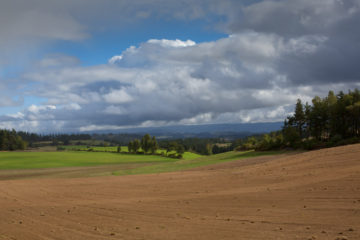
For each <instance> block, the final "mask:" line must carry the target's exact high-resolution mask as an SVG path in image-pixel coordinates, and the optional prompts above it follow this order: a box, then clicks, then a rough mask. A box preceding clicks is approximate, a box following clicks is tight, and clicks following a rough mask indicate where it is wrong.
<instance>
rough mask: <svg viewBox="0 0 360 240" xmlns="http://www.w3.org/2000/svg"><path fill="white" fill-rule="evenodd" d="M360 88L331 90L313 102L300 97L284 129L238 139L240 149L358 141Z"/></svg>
mask: <svg viewBox="0 0 360 240" xmlns="http://www.w3.org/2000/svg"><path fill="white" fill-rule="evenodd" d="M359 137H360V91H359V90H358V89H355V90H354V91H351V90H350V91H349V92H348V93H347V94H345V93H344V92H339V93H338V94H335V93H334V92H333V91H330V92H329V93H328V95H327V96H326V97H324V98H320V97H318V96H316V97H314V98H313V99H312V103H311V104H309V103H305V104H303V103H302V101H301V100H300V99H298V100H297V103H296V105H295V110H294V113H293V114H292V115H291V116H288V117H287V118H286V119H285V121H284V127H283V129H282V131H278V132H272V133H270V134H264V135H262V136H261V137H255V136H254V137H250V138H247V139H246V140H244V141H242V140H239V141H238V143H237V148H238V149H243V150H244V149H257V150H271V149H281V148H295V149H298V148H303V149H314V148H322V147H332V146H337V145H344V144H349V143H356V142H359Z"/></svg>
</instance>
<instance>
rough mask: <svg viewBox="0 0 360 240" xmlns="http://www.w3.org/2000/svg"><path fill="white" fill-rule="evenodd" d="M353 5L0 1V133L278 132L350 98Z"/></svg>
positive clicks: (357, 17) (334, 1) (357, 2)
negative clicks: (288, 121) (303, 107)
mask: <svg viewBox="0 0 360 240" xmlns="http://www.w3.org/2000/svg"><path fill="white" fill-rule="evenodd" d="M359 9H360V0H348V1H345V0H344V1H342V0H319V1H312V0H282V1H278V0H257V1H252V0H248V1H238V0H223V1H216V0H197V1H191V0H181V1H172V0H170V1H169V0H167V1H165V0H156V1H155V0H138V1H128V0H121V1H117V0H104V1H96V0H87V1H85V0H64V1H57V2H56V1H47V0H19V1H11V0H4V1H1V3H0V32H1V39H0V93H1V95H0V128H15V129H18V130H26V131H36V132H79V131H92V130H105V129H106V130H116V129H119V128H126V127H138V126H139V127H143V126H167V125H174V124H176V125H177V124H206V123H239V122H274V121H282V120H283V119H284V118H285V117H286V116H287V115H288V114H289V113H290V112H291V111H292V109H293V106H294V103H295V101H296V99H297V98H301V99H302V100H303V101H311V98H312V97H313V96H315V95H320V96H325V95H326V94H327V92H328V91H329V90H334V91H339V90H344V91H347V90H348V89H354V88H358V87H359V82H360V81H359V79H360V71H359V68H358V67H357V64H356V63H357V62H359V61H360V59H359V58H360V46H359V39H360V31H359V30H358V25H359V23H360V10H359Z"/></svg>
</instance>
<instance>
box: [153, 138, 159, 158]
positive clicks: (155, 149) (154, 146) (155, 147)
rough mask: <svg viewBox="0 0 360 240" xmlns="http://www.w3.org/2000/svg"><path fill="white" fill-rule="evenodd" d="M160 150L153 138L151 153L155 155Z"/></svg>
mask: <svg viewBox="0 0 360 240" xmlns="http://www.w3.org/2000/svg"><path fill="white" fill-rule="evenodd" d="M158 149H159V145H158V143H157V141H156V138H155V136H153V137H152V139H151V153H152V154H154V153H156V151H157V150H158Z"/></svg>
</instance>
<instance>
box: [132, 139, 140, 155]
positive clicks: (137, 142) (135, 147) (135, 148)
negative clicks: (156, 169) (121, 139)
mask: <svg viewBox="0 0 360 240" xmlns="http://www.w3.org/2000/svg"><path fill="white" fill-rule="evenodd" d="M140 146H141V143H140V141H139V139H135V140H134V142H133V150H134V152H135V153H137V152H138V151H139V149H140Z"/></svg>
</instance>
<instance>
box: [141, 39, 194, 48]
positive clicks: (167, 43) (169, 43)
mask: <svg viewBox="0 0 360 240" xmlns="http://www.w3.org/2000/svg"><path fill="white" fill-rule="evenodd" d="M148 43H151V44H158V45H160V46H162V47H174V48H178V47H191V46H195V45H196V43H195V42H194V41H192V40H186V41H181V40H179V39H176V40H168V39H161V40H159V39H150V40H148Z"/></svg>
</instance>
